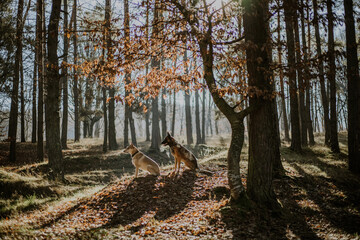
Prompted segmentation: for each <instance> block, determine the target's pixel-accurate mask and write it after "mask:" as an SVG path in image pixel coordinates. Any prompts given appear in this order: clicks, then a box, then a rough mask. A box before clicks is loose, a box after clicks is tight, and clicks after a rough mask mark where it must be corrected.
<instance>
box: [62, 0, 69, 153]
mask: <svg viewBox="0 0 360 240" xmlns="http://www.w3.org/2000/svg"><path fill="white" fill-rule="evenodd" d="M68 19H69V12H68V1H67V0H64V59H63V64H62V75H63V78H62V92H63V116H62V128H61V146H62V148H63V149H67V132H68V101H69V100H68V99H69V94H68V68H67V64H68V54H69V37H68V34H69V29H68V28H69V26H68Z"/></svg>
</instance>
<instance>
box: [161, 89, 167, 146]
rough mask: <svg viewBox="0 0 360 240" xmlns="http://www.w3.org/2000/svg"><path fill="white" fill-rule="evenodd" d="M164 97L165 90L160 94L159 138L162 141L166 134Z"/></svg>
mask: <svg viewBox="0 0 360 240" xmlns="http://www.w3.org/2000/svg"><path fill="white" fill-rule="evenodd" d="M165 96H166V90H165V88H163V89H162V94H161V137H162V139H164V138H165V137H166V132H167V130H168V129H167V124H166V101H165Z"/></svg>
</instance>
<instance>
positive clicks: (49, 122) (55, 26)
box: [45, 0, 64, 180]
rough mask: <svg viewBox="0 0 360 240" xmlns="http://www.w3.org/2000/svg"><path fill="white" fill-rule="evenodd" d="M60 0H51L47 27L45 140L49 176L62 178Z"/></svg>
mask: <svg viewBox="0 0 360 240" xmlns="http://www.w3.org/2000/svg"><path fill="white" fill-rule="evenodd" d="M60 11H61V0H53V1H52V8H51V15H50V22H49V27H48V41H47V47H48V63H47V73H46V93H47V94H46V100H45V121H46V142H47V147H48V157H49V168H50V178H51V179H52V180H64V170H63V169H64V166H63V158H62V152H61V140H60V114H59V109H60V82H61V77H60V74H59V65H58V56H57V49H58V34H59V20H60Z"/></svg>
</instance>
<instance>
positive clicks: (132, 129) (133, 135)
mask: <svg viewBox="0 0 360 240" xmlns="http://www.w3.org/2000/svg"><path fill="white" fill-rule="evenodd" d="M129 123H130V133H131V141H132V143H133V144H134V145H135V146H137V140H136V130H135V120H134V118H133V116H132V111H131V112H130V118H129Z"/></svg>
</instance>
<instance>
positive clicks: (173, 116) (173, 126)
mask: <svg viewBox="0 0 360 240" xmlns="http://www.w3.org/2000/svg"><path fill="white" fill-rule="evenodd" d="M173 98H174V100H173V102H174V103H173V111H172V121H171V134H172V135H173V136H175V119H176V92H175V90H174V93H173Z"/></svg>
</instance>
